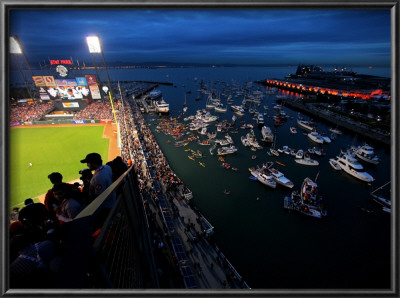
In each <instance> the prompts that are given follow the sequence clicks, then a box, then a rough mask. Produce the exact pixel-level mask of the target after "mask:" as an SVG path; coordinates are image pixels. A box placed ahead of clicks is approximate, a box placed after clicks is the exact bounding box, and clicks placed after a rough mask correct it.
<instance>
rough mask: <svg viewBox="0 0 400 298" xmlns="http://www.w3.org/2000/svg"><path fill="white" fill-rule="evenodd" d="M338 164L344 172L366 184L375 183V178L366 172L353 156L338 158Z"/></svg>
mask: <svg viewBox="0 0 400 298" xmlns="http://www.w3.org/2000/svg"><path fill="white" fill-rule="evenodd" d="M337 162H338V165H339V166H340V167H341V168H342V170H344V171H345V172H346V173H348V174H350V175H352V176H353V177H356V178H358V179H360V180H362V181H366V182H372V181H374V178H373V177H372V176H371V175H370V174H368V173H367V172H365V170H364V167H363V166H362V165H361V164H360V163H359V162H358V161H357V159H355V158H354V157H353V156H351V155H349V154H343V155H339V156H337Z"/></svg>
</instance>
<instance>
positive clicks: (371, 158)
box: [354, 144, 380, 165]
mask: <svg viewBox="0 0 400 298" xmlns="http://www.w3.org/2000/svg"><path fill="white" fill-rule="evenodd" d="M354 151H355V152H354V154H355V156H356V157H358V158H359V159H361V160H363V161H366V162H369V163H372V164H374V165H377V164H378V163H379V161H380V160H379V158H378V156H376V155H375V152H374V148H373V147H371V146H370V145H368V144H364V145H363V146H361V147H358V148H356V149H355V150H354Z"/></svg>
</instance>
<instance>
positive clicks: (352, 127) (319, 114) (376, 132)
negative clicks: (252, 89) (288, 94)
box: [282, 100, 391, 145]
mask: <svg viewBox="0 0 400 298" xmlns="http://www.w3.org/2000/svg"><path fill="white" fill-rule="evenodd" d="M282 104H284V106H286V107H288V108H291V109H293V110H297V111H300V112H302V113H304V114H307V115H309V116H312V117H314V118H317V119H321V120H323V121H325V122H328V123H331V124H333V125H334V126H338V127H340V128H344V129H347V130H349V131H352V132H355V133H357V134H359V135H362V136H364V137H366V138H369V139H371V140H374V141H378V142H380V143H383V144H385V145H390V144H391V136H390V133H387V132H385V131H383V130H380V129H378V128H376V127H373V126H371V125H367V124H364V123H361V122H357V121H355V120H353V119H350V118H348V117H345V116H343V115H339V114H337V113H334V112H332V111H329V110H327V109H323V108H321V107H318V106H316V104H312V103H308V104H303V103H301V102H300V101H297V100H286V101H285V102H284V103H282Z"/></svg>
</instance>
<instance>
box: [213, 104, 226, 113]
mask: <svg viewBox="0 0 400 298" xmlns="http://www.w3.org/2000/svg"><path fill="white" fill-rule="evenodd" d="M214 110H215V111H216V112H218V113H225V112H226V111H227V107H224V106H223V104H222V103H216V104H215V107H214Z"/></svg>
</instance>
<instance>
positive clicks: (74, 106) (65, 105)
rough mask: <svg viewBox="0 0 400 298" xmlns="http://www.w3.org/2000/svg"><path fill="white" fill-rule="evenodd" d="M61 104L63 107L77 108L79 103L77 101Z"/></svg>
mask: <svg viewBox="0 0 400 298" xmlns="http://www.w3.org/2000/svg"><path fill="white" fill-rule="evenodd" d="M62 105H63V107H64V108H79V103H77V102H63V103H62Z"/></svg>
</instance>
